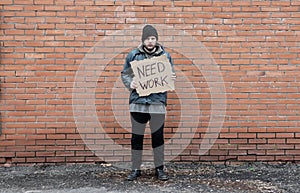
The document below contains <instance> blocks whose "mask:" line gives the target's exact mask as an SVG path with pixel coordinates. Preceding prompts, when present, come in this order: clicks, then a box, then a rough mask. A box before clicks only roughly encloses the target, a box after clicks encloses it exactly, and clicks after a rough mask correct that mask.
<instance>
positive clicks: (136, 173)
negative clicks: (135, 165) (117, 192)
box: [127, 169, 141, 181]
mask: <svg viewBox="0 0 300 193" xmlns="http://www.w3.org/2000/svg"><path fill="white" fill-rule="evenodd" d="M140 176H141V170H138V169H135V170H132V171H131V173H130V174H129V175H128V176H127V180H128V181H133V180H136V179H137V178H138V177H140Z"/></svg>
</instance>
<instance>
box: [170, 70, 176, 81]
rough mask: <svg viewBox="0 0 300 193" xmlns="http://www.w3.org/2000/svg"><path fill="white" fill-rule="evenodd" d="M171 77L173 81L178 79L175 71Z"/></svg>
mask: <svg viewBox="0 0 300 193" xmlns="http://www.w3.org/2000/svg"><path fill="white" fill-rule="evenodd" d="M171 79H172V80H173V81H175V80H176V74H175V73H174V72H173V73H172V76H171Z"/></svg>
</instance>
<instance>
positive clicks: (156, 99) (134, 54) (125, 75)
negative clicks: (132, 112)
mask: <svg viewBox="0 0 300 193" xmlns="http://www.w3.org/2000/svg"><path fill="white" fill-rule="evenodd" d="M163 54H166V56H167V57H168V58H169V61H170V63H171V65H172V69H174V67H173V66H174V64H173V61H172V58H171V56H170V54H169V53H168V52H166V51H165V49H164V47H163V46H161V45H158V49H157V51H156V52H155V53H154V54H152V55H151V56H161V55H163ZM146 58H148V55H147V54H146V53H145V51H144V50H143V49H142V46H139V47H138V48H136V49H134V50H132V51H131V52H130V53H129V54H128V55H127V57H126V60H125V64H124V68H123V71H122V72H121V77H122V81H123V83H124V85H125V87H126V88H128V89H129V91H130V97H129V103H130V104H131V103H135V104H149V105H150V104H164V105H166V104H167V92H163V93H152V94H150V95H148V96H143V97H140V96H139V94H138V93H137V91H136V90H135V89H131V88H130V83H131V81H132V79H133V77H134V74H133V71H132V68H131V65H130V62H131V61H134V60H137V61H138V60H144V59H146ZM173 71H174V70H173Z"/></svg>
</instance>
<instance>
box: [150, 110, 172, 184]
mask: <svg viewBox="0 0 300 193" xmlns="http://www.w3.org/2000/svg"><path fill="white" fill-rule="evenodd" d="M164 123H165V114H151V118H150V122H149V124H150V128H151V138H152V148H153V155H154V165H155V172H156V175H157V177H158V179H160V180H168V176H167V175H166V174H165V173H164V171H163V169H164V150H165V148H164Z"/></svg>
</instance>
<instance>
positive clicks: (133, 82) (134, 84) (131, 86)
mask: <svg viewBox="0 0 300 193" xmlns="http://www.w3.org/2000/svg"><path fill="white" fill-rule="evenodd" d="M137 87H138V83H137V82H136V81H135V80H132V81H131V83H130V88H131V89H136V88H137Z"/></svg>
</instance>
